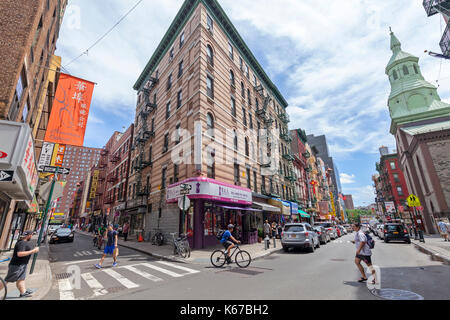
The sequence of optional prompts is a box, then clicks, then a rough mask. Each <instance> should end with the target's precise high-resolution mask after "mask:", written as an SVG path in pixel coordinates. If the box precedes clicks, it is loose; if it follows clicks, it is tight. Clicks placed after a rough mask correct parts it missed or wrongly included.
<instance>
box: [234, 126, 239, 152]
mask: <svg viewBox="0 0 450 320" xmlns="http://www.w3.org/2000/svg"><path fill="white" fill-rule="evenodd" d="M233 136H234V150H237V149H238V136H237V133H236V130H233Z"/></svg>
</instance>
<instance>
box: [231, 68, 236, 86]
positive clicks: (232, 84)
mask: <svg viewBox="0 0 450 320" xmlns="http://www.w3.org/2000/svg"><path fill="white" fill-rule="evenodd" d="M234 83H235V82H234V72H233V70H230V85H231V86H232V87H234V86H235V85H234Z"/></svg>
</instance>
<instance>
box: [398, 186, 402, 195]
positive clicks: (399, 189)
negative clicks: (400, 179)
mask: <svg viewBox="0 0 450 320" xmlns="http://www.w3.org/2000/svg"><path fill="white" fill-rule="evenodd" d="M397 193H398V195H399V196H403V189H402V187H397Z"/></svg>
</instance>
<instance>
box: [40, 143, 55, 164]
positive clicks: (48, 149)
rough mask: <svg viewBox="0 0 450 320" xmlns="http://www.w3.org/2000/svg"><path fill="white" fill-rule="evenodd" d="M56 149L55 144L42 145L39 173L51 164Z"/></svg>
mask: <svg viewBox="0 0 450 320" xmlns="http://www.w3.org/2000/svg"><path fill="white" fill-rule="evenodd" d="M54 147H55V144H54V143H50V142H44V144H43V145H42V150H41V156H40V157H39V163H38V171H42V170H43V169H44V167H45V166H49V165H50V164H51V161H52V155H53V149H54Z"/></svg>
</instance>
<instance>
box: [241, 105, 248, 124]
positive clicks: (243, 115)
mask: <svg viewBox="0 0 450 320" xmlns="http://www.w3.org/2000/svg"><path fill="white" fill-rule="evenodd" d="M242 120H243V122H244V126H247V112H246V111H245V108H242Z"/></svg>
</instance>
